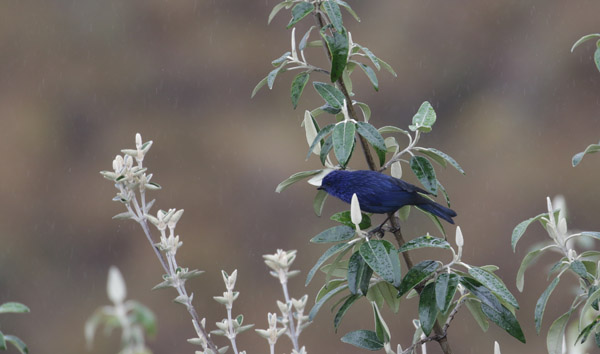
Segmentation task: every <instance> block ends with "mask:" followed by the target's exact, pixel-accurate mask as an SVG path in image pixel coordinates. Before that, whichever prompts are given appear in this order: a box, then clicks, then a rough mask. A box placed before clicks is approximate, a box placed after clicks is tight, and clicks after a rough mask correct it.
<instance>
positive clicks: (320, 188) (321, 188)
mask: <svg viewBox="0 0 600 354" xmlns="http://www.w3.org/2000/svg"><path fill="white" fill-rule="evenodd" d="M317 189H318V190H320V191H324V190H325V188H324V187H318V188H317Z"/></svg>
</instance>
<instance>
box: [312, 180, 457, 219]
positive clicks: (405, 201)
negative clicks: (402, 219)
mask: <svg viewBox="0 0 600 354" xmlns="http://www.w3.org/2000/svg"><path fill="white" fill-rule="evenodd" d="M318 189H321V190H324V191H326V192H327V193H329V194H330V195H332V196H334V197H337V198H339V199H341V200H343V201H345V202H346V203H350V201H351V200H352V195H353V194H354V193H356V196H357V197H358V202H359V203H360V208H361V209H362V211H366V212H369V213H376V214H387V213H393V212H395V211H396V210H398V209H400V208H402V207H403V206H405V205H414V206H416V207H417V208H420V209H423V210H425V211H426V212H428V213H431V214H433V215H435V216H437V217H440V218H442V219H444V220H446V221H447V222H449V223H451V224H454V221H453V220H452V218H453V217H455V216H456V212H455V211H454V210H452V209H450V208H446V207H444V206H442V205H440V204H438V203H436V202H434V201H432V200H430V199H428V198H427V197H424V196H423V195H421V194H420V193H422V194H431V193H429V192H427V191H426V190H424V189H421V188H419V187H417V186H414V185H412V184H410V183H407V182H404V181H403V180H401V179H398V178H394V177H391V176H388V175H385V174H383V173H379V172H375V171H365V170H359V171H345V170H335V171H332V172H330V173H329V174H327V175H326V176H325V177H324V178H323V180H322V182H321V186H320V187H319V188H318Z"/></svg>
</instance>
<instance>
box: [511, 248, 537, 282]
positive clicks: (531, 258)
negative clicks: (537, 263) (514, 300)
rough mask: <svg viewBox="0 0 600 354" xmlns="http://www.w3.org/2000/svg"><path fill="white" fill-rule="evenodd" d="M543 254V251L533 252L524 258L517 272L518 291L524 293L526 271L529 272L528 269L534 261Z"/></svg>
mask: <svg viewBox="0 0 600 354" xmlns="http://www.w3.org/2000/svg"><path fill="white" fill-rule="evenodd" d="M541 252H542V250H541V249H538V250H533V251H531V252H529V253H527V255H526V256H525V258H523V261H522V262H521V266H520V267H519V271H518V272H517V289H519V291H520V292H523V285H524V284H525V270H527V267H529V266H530V265H531V264H532V263H533V261H534V260H535V259H536V258H537V256H539V255H540V253H541Z"/></svg>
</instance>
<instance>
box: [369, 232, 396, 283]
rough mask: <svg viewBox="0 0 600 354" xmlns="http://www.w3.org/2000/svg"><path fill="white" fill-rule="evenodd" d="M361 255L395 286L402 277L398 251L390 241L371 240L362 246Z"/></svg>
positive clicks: (384, 278)
mask: <svg viewBox="0 0 600 354" xmlns="http://www.w3.org/2000/svg"><path fill="white" fill-rule="evenodd" d="M359 250H360V255H361V256H362V258H363V259H364V260H365V262H367V264H368V265H369V267H371V269H373V270H374V271H375V272H376V273H377V274H379V275H380V276H381V277H382V278H383V280H385V281H387V282H389V283H391V284H392V285H394V286H395V287H398V286H399V285H400V281H401V279H402V275H401V273H400V272H401V270H400V260H399V258H398V251H397V250H396V248H395V247H394V245H392V244H391V243H390V242H389V241H386V240H371V241H367V242H365V243H363V244H362V245H361V246H360V249H359Z"/></svg>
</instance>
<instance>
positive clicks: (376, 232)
mask: <svg viewBox="0 0 600 354" xmlns="http://www.w3.org/2000/svg"><path fill="white" fill-rule="evenodd" d="M387 231H392V230H391V228H390V227H388V226H387V225H385V224H382V225H379V226H377V227H376V228H374V229H372V230H370V231H369V232H368V234H367V235H368V236H369V237H372V236H377V238H383V236H385V233H386V232H387ZM392 232H393V231H392Z"/></svg>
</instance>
